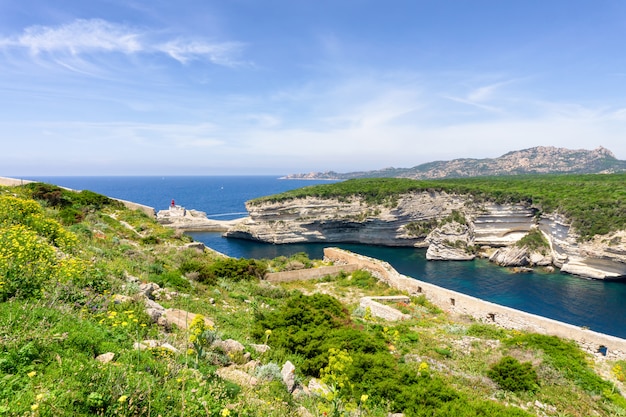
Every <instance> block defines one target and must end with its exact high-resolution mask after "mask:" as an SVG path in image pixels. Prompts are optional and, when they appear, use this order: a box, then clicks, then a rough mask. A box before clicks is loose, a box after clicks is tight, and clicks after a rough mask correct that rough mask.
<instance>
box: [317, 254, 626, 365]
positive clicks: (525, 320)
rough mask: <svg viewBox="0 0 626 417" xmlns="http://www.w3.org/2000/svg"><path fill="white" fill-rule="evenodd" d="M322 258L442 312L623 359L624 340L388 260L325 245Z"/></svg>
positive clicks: (598, 354)
mask: <svg viewBox="0 0 626 417" xmlns="http://www.w3.org/2000/svg"><path fill="white" fill-rule="evenodd" d="M324 257H325V259H327V260H330V261H333V262H335V263H338V264H346V265H356V266H358V267H359V269H364V270H367V271H369V272H370V273H372V275H374V276H376V277H377V278H378V279H379V280H381V281H383V282H385V283H387V284H388V285H389V286H391V287H393V288H396V289H399V290H401V291H406V292H407V293H409V294H410V295H413V296H418V295H422V294H423V295H424V296H426V298H427V299H428V300H429V301H430V302H432V303H433V304H435V305H437V306H438V307H439V308H441V309H442V310H444V311H447V312H449V313H452V314H458V315H467V316H471V317H473V318H474V319H476V320H478V321H480V322H484V323H491V324H495V325H498V326H501V327H503V328H507V329H517V330H524V331H530V332H534V333H540V334H546V335H552V336H558V337H561V338H564V339H570V340H574V341H576V342H577V343H578V344H579V345H580V346H581V347H582V348H583V349H584V350H586V351H587V352H589V353H592V354H595V355H597V356H606V357H607V358H611V359H624V358H626V340H625V339H621V338H618V337H614V336H610V335H606V334H603V333H598V332H595V331H592V330H589V329H586V328H582V327H578V326H574V325H571V324H567V323H563V322H560V321H557V320H552V319H549V318H546V317H541V316H538V315H535V314H531V313H526V312H524V311H520V310H516V309H513V308H509V307H505V306H501V305H498V304H494V303H491V302H489V301H484V300H480V299H478V298H475V297H472V296H469V295H465V294H461V293H459V292H456V291H452V290H448V289H445V288H442V287H439V286H436V285H433V284H430V283H427V282H423V281H420V280H418V279H415V278H410V277H407V276H404V275H402V274H400V273H398V272H397V271H396V270H395V269H394V268H393V267H392V266H391V265H389V264H388V263H387V262H384V261H380V260H378V259H374V258H370V257H367V256H363V255H359V254H356V253H353V252H349V251H346V250H343V249H339V248H325V249H324Z"/></svg>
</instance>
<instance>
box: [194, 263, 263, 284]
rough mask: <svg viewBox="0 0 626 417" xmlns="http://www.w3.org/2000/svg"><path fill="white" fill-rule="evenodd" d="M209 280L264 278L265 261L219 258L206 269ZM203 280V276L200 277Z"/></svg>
mask: <svg viewBox="0 0 626 417" xmlns="http://www.w3.org/2000/svg"><path fill="white" fill-rule="evenodd" d="M206 272H207V275H208V278H209V281H211V282H212V281H215V280H217V279H219V278H224V279H226V280H229V281H234V282H238V281H242V280H245V281H247V280H252V279H257V280H258V279H262V278H263V277H264V276H265V273H266V272H267V266H266V265H265V263H263V262H260V261H256V260H254V259H232V258H226V259H219V260H217V261H215V262H214V263H212V264H210V265H209V266H208V268H207V270H206ZM198 280H199V281H202V279H201V278H198Z"/></svg>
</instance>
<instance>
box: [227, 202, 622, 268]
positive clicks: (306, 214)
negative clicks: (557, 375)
mask: <svg viewBox="0 0 626 417" xmlns="http://www.w3.org/2000/svg"><path fill="white" fill-rule="evenodd" d="M246 208H247V210H248V213H249V217H248V218H247V219H245V220H243V221H240V222H238V223H237V224H235V225H234V226H233V227H231V228H230V229H229V230H228V231H227V232H226V233H225V236H227V237H232V238H242V239H251V240H257V241H262V242H269V243H274V244H283V243H305V242H323V243H339V242H344V243H362V244H372V245H384V246H412V247H422V248H428V251H427V258H428V259H431V260H470V259H473V258H474V257H476V256H482V257H488V258H489V259H490V260H491V261H492V262H495V263H498V264H500V265H503V266H524V267H534V266H546V265H553V266H555V267H558V268H561V270H562V271H563V272H567V273H571V274H574V275H578V276H582V277H587V278H594V279H618V278H623V277H624V276H626V232H625V231H620V232H614V233H611V234H608V235H602V236H596V237H594V238H593V239H591V240H588V241H584V242H581V240H580V239H579V235H578V234H577V233H576V231H575V230H574V228H572V227H571V224H570V222H569V221H568V220H567V219H566V218H565V217H563V216H560V215H557V214H541V213H540V212H538V210H537V209H536V208H534V207H532V206H531V205H530V204H522V203H517V204H512V203H511V204H497V203H492V202H479V201H476V200H475V199H474V198H473V197H471V196H470V195H461V194H455V193H447V192H445V191H421V192H409V193H404V194H401V195H398V196H397V197H396V198H395V200H393V201H386V202H383V203H371V202H368V201H367V200H366V199H365V198H364V197H362V196H358V195H354V196H349V197H339V198H320V197H314V196H307V197H303V198H292V199H287V200H282V201H271V200H268V201H261V202H258V201H256V202H248V203H246ZM531 231H538V232H539V233H540V234H541V235H542V236H543V237H544V238H545V247H543V248H539V249H538V248H532V247H525V246H524V245H521V246H520V245H519V243H520V242H523V240H522V239H523V238H524V237H526V236H528V235H529V233H530V232H531Z"/></svg>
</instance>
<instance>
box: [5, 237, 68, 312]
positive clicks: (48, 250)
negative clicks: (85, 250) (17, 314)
mask: <svg viewBox="0 0 626 417" xmlns="http://www.w3.org/2000/svg"><path fill="white" fill-rule="evenodd" d="M56 261H57V260H56V254H55V253H54V250H53V249H52V247H51V246H49V245H47V244H45V243H44V242H42V240H41V239H40V238H39V236H37V234H36V233H35V232H33V231H32V230H29V229H27V228H26V227H24V226H21V225H16V226H10V227H7V228H2V227H0V301H3V300H6V299H8V298H10V297H14V296H18V297H21V298H29V297H34V296H38V295H40V294H41V290H42V288H43V286H44V285H45V284H46V283H48V282H49V281H50V280H51V279H52V278H53V277H54V276H55V272H56V271H55V269H56Z"/></svg>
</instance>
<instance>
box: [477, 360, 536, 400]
mask: <svg viewBox="0 0 626 417" xmlns="http://www.w3.org/2000/svg"><path fill="white" fill-rule="evenodd" d="M487 376H488V377H489V378H491V380H492V381H493V382H495V383H496V384H498V386H499V387H500V388H502V389H503V390H506V391H513V392H518V391H536V390H537V388H539V386H538V384H539V378H538V377H537V372H536V371H535V370H534V369H533V366H532V364H531V363H530V362H525V363H521V362H520V361H518V360H517V359H515V358H513V357H511V356H505V357H503V358H502V359H501V360H500V361H499V362H498V363H496V364H494V365H493V366H492V367H491V369H489V371H488V372H487Z"/></svg>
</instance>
